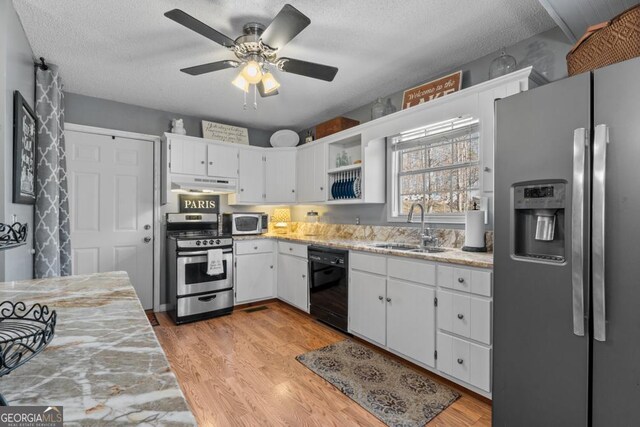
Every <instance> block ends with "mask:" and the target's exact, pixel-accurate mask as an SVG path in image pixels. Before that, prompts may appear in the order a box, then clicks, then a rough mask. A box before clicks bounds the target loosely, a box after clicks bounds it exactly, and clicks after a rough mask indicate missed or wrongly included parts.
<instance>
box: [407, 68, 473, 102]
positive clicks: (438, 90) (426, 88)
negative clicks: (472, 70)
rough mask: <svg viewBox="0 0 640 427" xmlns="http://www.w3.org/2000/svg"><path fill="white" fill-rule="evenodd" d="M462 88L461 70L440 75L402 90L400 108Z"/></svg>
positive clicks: (440, 96)
mask: <svg viewBox="0 0 640 427" xmlns="http://www.w3.org/2000/svg"><path fill="white" fill-rule="evenodd" d="M461 88H462V71H456V72H455V73H452V74H449V75H448V76H444V77H440V78H439V79H436V80H432V81H430V82H428V83H424V84H421V85H420V86H416V87H412V88H411V89H407V90H405V91H404V94H403V95H402V109H403V110H404V109H407V108H409V107H413V106H414V105H418V104H424V103H425V102H428V101H431V100H432V99H436V98H442V97H443V96H445V95H448V94H450V93H453V92H457V91H459V90H460V89H461Z"/></svg>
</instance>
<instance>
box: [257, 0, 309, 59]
mask: <svg viewBox="0 0 640 427" xmlns="http://www.w3.org/2000/svg"><path fill="white" fill-rule="evenodd" d="M310 23H311V19H309V18H308V17H307V16H306V15H304V14H303V13H302V12H300V11H299V10H298V9H296V8H295V7H293V6H291V5H290V4H285V5H284V7H283V8H282V10H280V12H278V14H277V15H276V17H275V18H273V21H271V23H270V24H269V26H268V27H267V29H266V30H264V32H263V33H262V36H261V37H260V38H261V39H262V43H263V44H266V45H267V46H269V47H270V48H272V49H281V48H282V47H283V46H284V45H286V44H287V43H289V42H290V41H291V40H293V38H294V37H295V36H297V35H298V34H300V32H301V31H302V30H304V29H305V28H307V26H308V25H309V24H310Z"/></svg>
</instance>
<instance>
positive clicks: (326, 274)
mask: <svg viewBox="0 0 640 427" xmlns="http://www.w3.org/2000/svg"><path fill="white" fill-rule="evenodd" d="M308 251H309V252H308V254H309V303H310V304H309V305H310V307H309V308H310V310H309V311H310V313H311V315H312V316H313V317H315V318H316V319H318V320H320V321H322V322H325V323H328V324H329V325H331V326H333V327H335V328H338V329H340V330H341V331H344V332H347V324H348V318H349V317H348V314H349V313H348V311H349V273H348V272H349V269H348V266H349V252H348V251H343V250H339V249H332V248H327V247H323V246H309V249H308Z"/></svg>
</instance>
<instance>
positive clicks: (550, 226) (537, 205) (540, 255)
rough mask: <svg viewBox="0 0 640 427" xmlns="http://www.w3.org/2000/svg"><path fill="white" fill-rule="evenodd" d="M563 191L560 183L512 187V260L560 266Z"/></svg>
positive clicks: (561, 254)
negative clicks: (513, 258) (532, 260)
mask: <svg viewBox="0 0 640 427" xmlns="http://www.w3.org/2000/svg"><path fill="white" fill-rule="evenodd" d="M565 188H566V184H565V183H562V182H544V183H536V184H530V183H528V184H516V185H514V187H513V210H514V215H515V221H514V227H515V230H514V233H513V236H514V239H515V241H514V247H513V249H514V255H515V256H516V257H523V258H530V259H536V260H538V261H551V262H564V260H565V230H564V215H565V206H566V200H565V194H566V192H565Z"/></svg>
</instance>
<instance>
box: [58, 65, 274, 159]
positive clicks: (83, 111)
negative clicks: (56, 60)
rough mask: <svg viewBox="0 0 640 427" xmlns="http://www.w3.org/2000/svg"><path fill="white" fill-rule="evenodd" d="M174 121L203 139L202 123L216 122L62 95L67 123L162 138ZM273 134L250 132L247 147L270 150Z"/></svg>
mask: <svg viewBox="0 0 640 427" xmlns="http://www.w3.org/2000/svg"><path fill="white" fill-rule="evenodd" d="M61 73H62V76H63V77H64V70H61ZM174 118H181V119H183V121H184V127H185V129H186V131H187V135H189V136H197V137H201V136H202V124H201V121H202V120H210V121H218V120H216V119H215V118H213V117H208V118H207V117H205V118H202V117H193V116H185V115H184V114H178V113H171V112H168V111H161V110H154V109H151V108H146V107H139V106H137V105H131V104H124V103H122V102H116V101H110V100H107V99H101V98H94V97H91V96H85V95H78V94H76V93H70V92H66V93H65V120H66V122H67V123H75V124H80V125H87V126H95V127H101V128H105V129H114V130H121V131H128V132H137V133H144V134H149V135H162V134H163V133H164V132H170V131H171V120H172V119H174ZM229 124H233V123H229ZM272 134H273V132H271V131H266V130H262V129H253V128H249V143H250V144H251V145H258V146H262V147H267V146H270V144H269V138H270V137H271V135H272Z"/></svg>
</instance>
